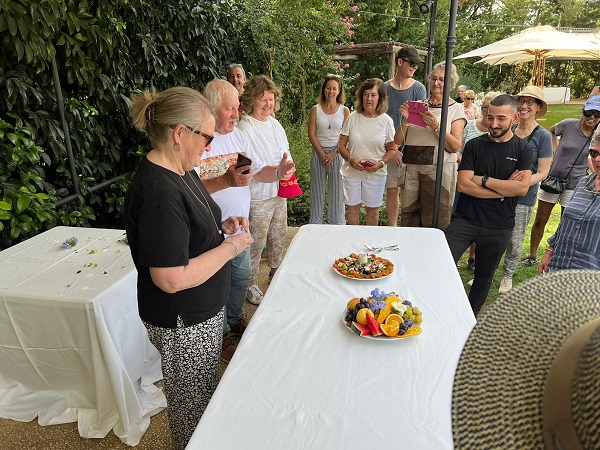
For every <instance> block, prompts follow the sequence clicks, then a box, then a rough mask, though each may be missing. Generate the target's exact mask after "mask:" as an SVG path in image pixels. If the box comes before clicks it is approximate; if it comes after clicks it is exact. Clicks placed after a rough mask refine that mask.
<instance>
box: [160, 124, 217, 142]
mask: <svg viewBox="0 0 600 450" xmlns="http://www.w3.org/2000/svg"><path fill="white" fill-rule="evenodd" d="M176 127H177V125H171V128H173V129H175V128H176ZM184 127H186V128H187V129H188V130H190V131H191V132H192V133H194V134H198V135H200V136H202V137H203V138H204V139H206V146H207V147H208V146H209V145H210V143H211V142H212V141H213V139H214V138H215V137H214V136H211V135H210V134H206V133H203V132H202V131H200V130H194V129H193V128H192V127H190V126H189V125H184Z"/></svg>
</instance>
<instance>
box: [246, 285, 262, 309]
mask: <svg viewBox="0 0 600 450" xmlns="http://www.w3.org/2000/svg"><path fill="white" fill-rule="evenodd" d="M264 296H265V294H263V293H262V291H261V290H260V288H259V287H258V286H257V285H256V284H253V285H251V286H250V287H249V288H248V292H246V300H248V301H249V302H250V303H252V304H253V305H260V302H261V301H262V299H263V297H264Z"/></svg>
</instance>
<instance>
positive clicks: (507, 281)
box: [498, 277, 512, 294]
mask: <svg viewBox="0 0 600 450" xmlns="http://www.w3.org/2000/svg"><path fill="white" fill-rule="evenodd" d="M511 289H512V277H502V281H501V282H500V288H499V289H498V292H500V293H501V294H505V293H507V292H508V291H510V290H511Z"/></svg>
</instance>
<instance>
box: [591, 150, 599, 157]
mask: <svg viewBox="0 0 600 450" xmlns="http://www.w3.org/2000/svg"><path fill="white" fill-rule="evenodd" d="M598 155H600V152H599V151H598V150H593V149H591V148H590V157H591V158H592V159H594V158H597V157H598Z"/></svg>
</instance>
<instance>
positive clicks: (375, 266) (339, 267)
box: [333, 253, 394, 280]
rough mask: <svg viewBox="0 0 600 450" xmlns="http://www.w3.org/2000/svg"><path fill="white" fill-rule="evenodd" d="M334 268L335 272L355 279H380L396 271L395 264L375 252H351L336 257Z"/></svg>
mask: <svg viewBox="0 0 600 450" xmlns="http://www.w3.org/2000/svg"><path fill="white" fill-rule="evenodd" d="M333 269H334V270H335V273H337V274H339V275H341V276H343V277H346V278H351V279H354V280H380V279H382V278H385V277H389V276H390V275H391V274H392V272H394V264H392V262H391V261H390V260H389V259H385V258H381V257H379V256H377V255H375V254H368V253H360V254H359V253H351V254H350V255H349V256H344V257H343V258H338V259H336V260H335V262H334V263H333Z"/></svg>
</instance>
